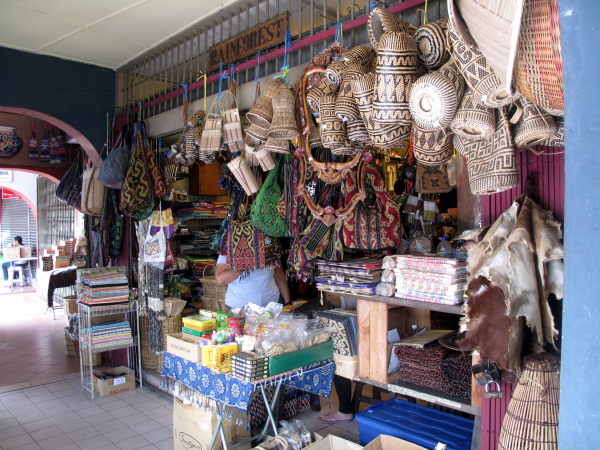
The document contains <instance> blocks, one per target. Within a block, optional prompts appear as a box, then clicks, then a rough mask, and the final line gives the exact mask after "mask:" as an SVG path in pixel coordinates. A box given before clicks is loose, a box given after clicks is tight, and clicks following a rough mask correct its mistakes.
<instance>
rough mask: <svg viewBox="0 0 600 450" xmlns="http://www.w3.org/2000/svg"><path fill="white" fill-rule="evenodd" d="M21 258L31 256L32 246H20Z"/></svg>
mask: <svg viewBox="0 0 600 450" xmlns="http://www.w3.org/2000/svg"><path fill="white" fill-rule="evenodd" d="M19 250H21V258H31V247H19Z"/></svg>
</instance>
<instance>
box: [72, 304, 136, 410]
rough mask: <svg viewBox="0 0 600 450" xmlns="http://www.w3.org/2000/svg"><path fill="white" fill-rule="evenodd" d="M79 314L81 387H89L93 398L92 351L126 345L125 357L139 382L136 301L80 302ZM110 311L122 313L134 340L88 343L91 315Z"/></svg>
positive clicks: (120, 348)
mask: <svg viewBox="0 0 600 450" xmlns="http://www.w3.org/2000/svg"><path fill="white" fill-rule="evenodd" d="M78 308H79V309H78V311H79V317H80V319H79V320H80V323H79V342H80V345H79V352H80V358H79V367H80V371H81V388H82V391H84V392H85V391H88V392H89V393H90V394H91V396H92V399H93V398H94V396H95V393H94V369H93V361H92V360H93V357H94V354H95V353H102V352H110V351H115V350H122V349H127V361H128V366H129V368H130V369H133V370H134V371H135V373H136V377H137V379H138V381H139V383H140V387H141V386H142V359H141V358H142V355H141V352H140V333H139V329H140V323H139V309H138V302H137V301H135V300H134V301H133V302H131V303H125V304H123V305H98V306H89V305H85V304H83V303H79V304H78ZM113 314H122V315H123V316H125V318H126V320H127V321H128V322H129V324H130V326H131V336H132V339H133V342H131V343H123V344H119V345H107V346H103V347H95V348H92V347H91V346H90V345H89V343H90V342H92V331H91V329H92V326H93V325H94V324H95V323H94V322H95V321H94V320H93V319H94V318H96V317H101V316H109V315H113ZM84 358H87V361H89V364H84V363H83V361H84Z"/></svg>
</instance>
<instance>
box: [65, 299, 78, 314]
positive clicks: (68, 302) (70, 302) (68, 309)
mask: <svg viewBox="0 0 600 450" xmlns="http://www.w3.org/2000/svg"><path fill="white" fill-rule="evenodd" d="M63 307H64V309H65V313H66V314H77V312H78V309H77V295H66V296H64V297H63Z"/></svg>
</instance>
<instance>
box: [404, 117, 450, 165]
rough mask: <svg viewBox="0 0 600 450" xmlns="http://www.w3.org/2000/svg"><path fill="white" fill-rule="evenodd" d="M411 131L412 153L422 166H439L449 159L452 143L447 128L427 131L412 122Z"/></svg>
mask: <svg viewBox="0 0 600 450" xmlns="http://www.w3.org/2000/svg"><path fill="white" fill-rule="evenodd" d="M413 133H414V141H413V153H414V156H415V159H416V160H417V161H418V162H419V163H421V164H423V165H424V166H439V165H440V164H444V163H446V162H448V161H450V159H451V158H452V153H453V151H454V145H453V143H452V131H451V130H450V129H449V128H443V129H441V130H437V131H428V130H423V129H421V128H419V126H418V125H417V124H414V126H413Z"/></svg>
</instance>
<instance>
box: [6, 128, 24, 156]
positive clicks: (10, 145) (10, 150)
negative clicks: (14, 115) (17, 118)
mask: <svg viewBox="0 0 600 450" xmlns="http://www.w3.org/2000/svg"><path fill="white" fill-rule="evenodd" d="M15 130H16V128H13V127H0V158H12V157H13V156H15V155H16V154H17V153H18V152H19V150H21V147H22V146H23V142H22V141H21V138H19V136H17V133H15Z"/></svg>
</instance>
